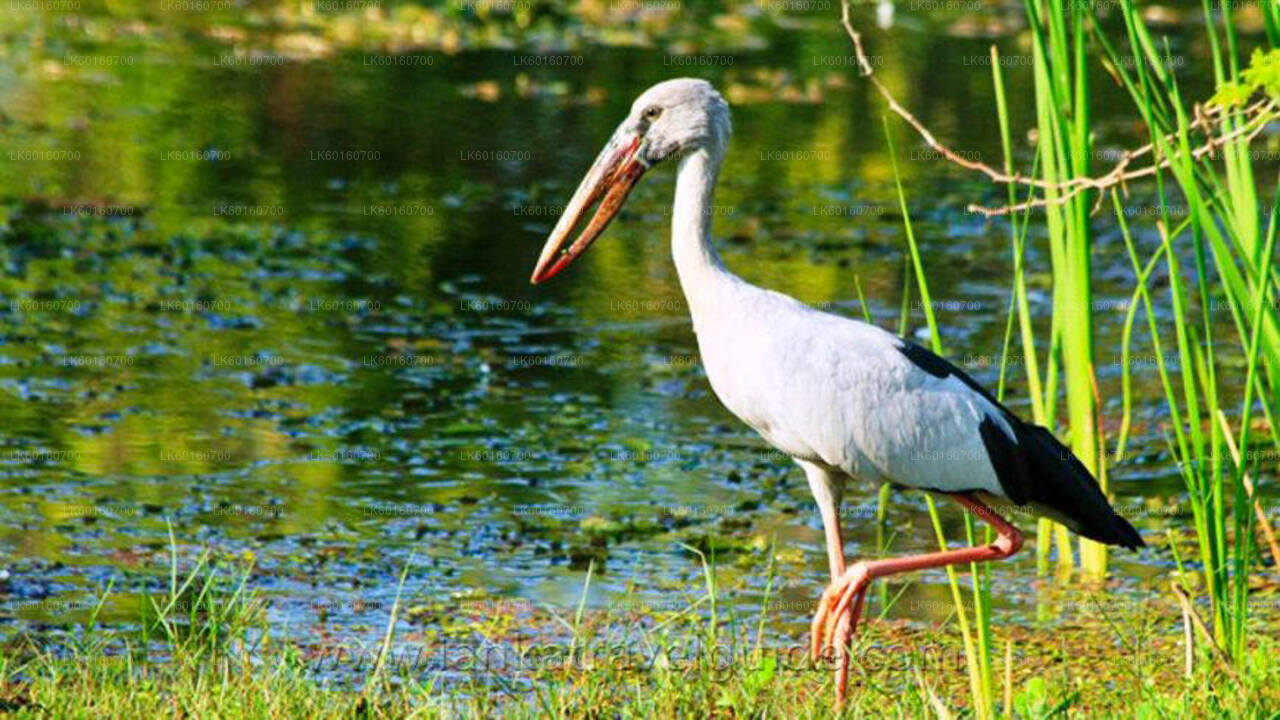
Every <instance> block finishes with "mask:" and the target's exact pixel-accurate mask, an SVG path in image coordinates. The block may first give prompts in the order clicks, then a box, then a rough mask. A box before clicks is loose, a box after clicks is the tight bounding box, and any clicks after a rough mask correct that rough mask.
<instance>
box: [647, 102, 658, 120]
mask: <svg viewBox="0 0 1280 720" xmlns="http://www.w3.org/2000/svg"><path fill="white" fill-rule="evenodd" d="M661 114H662V108H660V107H658V106H657V105H654V106H653V107H651V108H649V109H648V110H645V111H644V119H645V120H657V119H658V116H659V115H661Z"/></svg>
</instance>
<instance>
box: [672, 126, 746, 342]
mask: <svg viewBox="0 0 1280 720" xmlns="http://www.w3.org/2000/svg"><path fill="white" fill-rule="evenodd" d="M720 161H721V156H720V153H712V152H711V151H709V150H706V149H699V150H696V151H694V152H691V153H689V154H688V155H685V156H684V157H683V158H681V160H680V166H679V169H678V170H677V172H676V199H675V204H674V206H673V208H672V211H671V257H672V258H673V259H674V260H675V263H676V274H677V275H679V276H680V287H681V288H682V289H683V290H684V296H685V300H686V301H687V302H688V303H689V310H690V312H691V313H693V315H694V329H695V330H696V329H697V321H698V315H699V311H700V310H704V309H706V306H707V305H708V304H709V302H710V298H711V297H714V295H713V294H712V292H711V291H712V290H713V288H715V287H716V286H717V285H720V284H721V283H722V282H724V281H726V280H730V279H732V278H733V275H732V274H731V273H730V272H729V271H728V270H727V269H726V268H725V266H724V263H723V262H721V260H720V255H719V253H717V252H716V249H715V247H714V246H712V244H711V215H712V208H713V207H714V205H713V203H714V201H715V193H716V179H717V177H718V176H719V174H720Z"/></svg>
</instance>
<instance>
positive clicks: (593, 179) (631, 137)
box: [529, 128, 649, 285]
mask: <svg viewBox="0 0 1280 720" xmlns="http://www.w3.org/2000/svg"><path fill="white" fill-rule="evenodd" d="M642 144H643V140H642V139H641V137H640V136H639V135H637V134H636V133H635V132H633V131H629V130H623V129H622V128H619V129H618V131H617V132H615V133H614V135H613V138H611V139H610V140H609V144H607V145H605V147H604V150H602V151H601V152H600V155H599V156H598V157H597V158H596V161H595V162H594V163H592V164H591V169H590V170H588V171H587V175H586V177H584V178H582V184H580V185H578V189H577V190H576V191H575V192H574V193H573V198H572V199H571V200H569V204H568V206H566V207H565V209H564V214H563V215H561V216H560V221H559V222H557V223H556V227H555V229H554V230H552V231H551V235H549V236H547V244H546V245H543V246H542V255H541V256H540V257H539V258H538V265H537V267H535V268H534V269H533V276H532V277H530V278H529V282H531V283H533V284H535V285H537V284H538V283H540V282H543V281H545V280H548V279H550V278H551V277H553V276H554V275H556V274H557V273H559V272H560V271H561V270H563V269H565V268H567V267H569V264H570V263H572V262H573V261H574V260H576V259H577V258H578V256H579V255H581V254H582V253H584V252H586V250H587V248H588V247H590V246H591V243H593V242H595V239H596V238H597V237H600V233H602V232H604V229H605V228H606V227H608V226H609V221H610V220H612V219H613V216H614V215H617V214H618V210H620V209H621V208H622V204H623V203H625V202H626V201H627V195H629V194H631V188H633V187H635V184H636V181H638V180H639V179H640V176H641V175H643V174H644V171H645V170H648V169H649V166H648V163H646V162H645V161H644V157H643V155H642V153H641V146H642ZM602 198H603V199H602ZM596 201H599V202H600V207H599V208H598V209H597V210H596V214H595V216H594V217H592V218H591V222H590V223H588V224H587V228H586V229H585V230H583V231H582V234H581V235H579V236H578V239H577V240H574V241H573V244H572V245H569V247H568V248H567V249H566V248H565V244H566V243H567V242H568V241H569V236H570V235H571V234H573V230H574V228H576V227H577V226H578V224H579V223H581V222H582V218H583V217H585V216H586V214H587V211H588V210H590V209H591V206H593V205H595V204H596Z"/></svg>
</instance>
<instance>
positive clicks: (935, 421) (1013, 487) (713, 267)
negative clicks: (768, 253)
mask: <svg viewBox="0 0 1280 720" xmlns="http://www.w3.org/2000/svg"><path fill="white" fill-rule="evenodd" d="M729 132H730V125H729V107H728V104H727V103H726V102H725V101H724V99H723V98H721V97H720V94H719V93H717V92H716V91H715V89H714V88H713V87H712V86H711V85H710V84H709V83H707V82H705V81H703V80H695V79H688V78H684V79H676V80H669V81H666V82H663V83H659V84H658V85H655V86H653V87H652V88H649V89H648V90H647V91H645V92H644V94H642V95H641V96H640V97H639V98H638V99H637V100H636V101H635V104H634V105H632V108H631V113H630V114H629V115H628V116H627V118H626V119H625V120H623V121H622V124H621V125H619V126H618V128H617V130H616V131H615V132H614V134H613V137H612V138H611V139H610V140H609V142H608V144H607V145H606V146H605V148H604V150H603V151H602V152H601V153H600V156H599V157H598V158H596V161H595V163H594V164H593V165H592V166H591V169H590V170H589V171H588V172H587V175H586V177H585V178H583V180H582V184H581V185H579V187H578V189H577V191H576V192H574V194H573V197H572V199H570V201H569V204H568V205H567V206H566V208H565V211H564V215H563V216H561V218H560V220H559V222H557V223H556V226H555V228H554V229H553V230H552V231H551V235H550V236H549V237H548V238H547V242H546V246H545V247H543V249H542V255H541V257H539V258H538V264H537V266H536V268H535V269H534V271H533V277H532V282H534V283H535V284H536V283H540V282H543V281H544V280H547V279H548V278H550V277H551V276H553V275H555V274H556V273H559V272H560V271H561V270H563V269H565V268H566V267H568V265H569V264H570V263H572V262H573V261H574V259H576V258H577V257H579V256H580V255H582V253H583V252H585V251H586V249H587V248H588V247H589V246H590V245H591V243H592V242H593V241H594V240H595V239H596V238H597V237H599V236H600V234H601V233H602V232H604V229H605V227H606V226H607V225H608V224H609V221H610V220H611V219H612V218H613V216H614V215H616V214H617V212H618V210H619V208H621V207H622V204H623V203H624V202H625V201H626V199H627V195H628V194H629V193H630V192H631V189H632V188H633V187H634V186H635V184H636V182H637V181H638V180H639V179H640V176H641V175H643V174H644V172H645V171H646V170H648V169H649V168H651V167H653V166H654V165H656V164H658V163H660V162H662V161H664V160H668V159H673V160H675V161H676V163H677V171H676V193H675V206H674V208H673V212H672V220H671V254H672V256H673V258H674V259H675V266H676V271H677V274H678V275H679V277H680V286H681V288H682V289H683V291H684V295H685V298H686V300H687V302H688V305H689V312H690V314H691V315H692V317H693V330H694V333H695V334H696V335H697V339H698V351H699V354H700V355H701V357H702V364H703V366H704V368H705V369H706V374H707V378H708V380H710V382H711V387H712V389H713V390H714V391H715V394H716V396H717V397H718V398H719V399H720V401H721V402H722V403H724V405H725V407H727V408H728V409H729V410H730V411H731V412H732V413H733V414H734V415H736V416H738V418H740V419H741V420H742V421H743V422H745V423H746V424H747V425H750V426H751V427H752V428H754V429H755V430H756V432H758V433H759V434H760V435H761V436H762V437H763V438H764V439H765V440H766V441H767V442H768V443H769V444H771V445H773V446H774V447H775V448H777V449H778V450H780V451H782V452H784V453H786V454H787V455H789V456H791V458H793V459H794V460H795V462H796V464H798V465H799V466H800V467H801V468H803V469H804V473H805V476H806V478H807V479H808V482H809V488H810V489H811V490H812V491H813V496H814V499H815V500H816V501H817V504H818V510H819V512H820V514H821V516H822V524H823V529H824V532H825V534H826V543H827V556H828V561H829V563H830V569H831V584H830V586H828V587H827V589H826V591H825V592H824V593H823V595H822V598H821V600H820V601H819V605H818V610H817V613H816V615H815V616H814V619H813V626H812V635H811V651H812V653H813V657H814V659H815V660H817V659H818V658H819V656H820V655H821V656H826V657H830V656H831V653H834V655H835V659H836V667H835V683H836V707H837V708H838V707H840V706H841V705H842V704H843V702H844V699H845V691H846V684H847V682H848V672H849V642H850V639H851V638H852V635H853V632H854V631H855V629H856V628H857V624H858V618H859V616H860V615H861V613H862V604H863V597H864V595H865V593H866V590H867V586H868V584H869V583H871V581H872V580H874V579H876V578H882V577H885V576H887V575H893V574H895V573H901V572H907V571H911V570H923V569H926V568H937V567H942V566H946V565H954V564H957V563H969V562H984V561H989V560H999V559H1003V558H1007V557H1009V556H1010V555H1013V554H1014V553H1015V552H1017V551H1018V548H1020V547H1021V546H1022V534H1021V533H1020V532H1019V531H1018V529H1017V528H1015V527H1014V526H1013V525H1011V524H1010V523H1009V522H1008V521H1006V520H1005V519H1004V517H1003V516H1002V515H1006V514H1008V513H1009V512H1011V511H1012V508H1013V507H1015V506H1016V507H1017V508H1019V509H1020V511H1021V512H1024V513H1027V514H1031V515H1034V516H1043V517H1048V518H1052V519H1054V520H1056V521H1058V522H1061V523H1063V524H1064V525H1066V526H1067V527H1069V528H1071V529H1072V530H1074V531H1075V532H1077V533H1079V534H1081V535H1083V536H1085V537H1087V538H1092V539H1094V540H1097V541H1099V542H1102V543H1107V544H1110V545H1121V546H1124V547H1127V548H1133V549H1136V548H1138V547H1140V546H1142V544H1143V542H1142V538H1141V537H1140V536H1139V535H1138V533H1137V531H1136V530H1134V528H1133V526H1132V525H1130V524H1129V523H1128V522H1127V521H1125V520H1124V519H1123V518H1121V517H1120V516H1119V515H1117V514H1116V513H1115V511H1114V510H1113V509H1112V508H1111V505H1110V504H1109V503H1108V502H1107V498H1106V496H1105V495H1104V494H1103V493H1102V490H1101V489H1100V488H1099V487H1098V483H1097V481H1096V480H1095V479H1094V478H1093V476H1092V475H1090V474H1089V471H1088V470H1087V469H1086V468H1085V467H1084V465H1082V464H1081V463H1080V461H1079V460H1077V459H1076V458H1075V456H1073V455H1072V454H1071V453H1070V451H1068V450H1067V448H1065V447H1064V446H1063V445H1062V444H1061V443H1059V442H1058V441H1057V439H1055V438H1054V437H1053V435H1052V434H1051V433H1050V432H1049V431H1048V430H1046V429H1044V428H1042V427H1039V426H1036V425H1032V424H1029V423H1025V422H1023V421H1021V420H1019V419H1018V418H1017V417H1016V416H1014V414H1013V413H1011V412H1010V411H1009V410H1008V409H1006V408H1005V407H1003V406H1002V405H1001V404H1000V403H999V402H997V401H996V399H995V398H994V397H992V396H991V394H990V393H988V392H987V391H986V390H984V389H983V388H982V386H981V385H979V384H978V383H977V382H976V381H974V380H973V379H972V378H970V377H969V376H968V375H966V374H965V373H963V372H962V371H961V370H960V369H958V368H957V367H956V366H954V365H952V364H951V363H950V362H947V361H946V360H944V359H942V358H940V357H938V356H937V355H935V354H933V353H932V352H930V351H928V350H926V349H924V348H922V347H920V346H919V345H916V344H914V343H912V342H910V341H908V340H904V339H902V338H899V337H897V336H895V335H893V334H891V333H889V332H886V331H884V330H881V329H880V328H878V327H875V326H873V325H868V324H866V323H862V322H857V321H855V320H850V319H848V318H844V317H839V316H837V315H831V314H828V313H823V312H819V311H817V310H814V309H812V308H810V307H808V306H807V305H805V304H803V303H801V302H799V301H797V300H794V299H792V298H790V297H787V296H786V295H782V294H780V293H777V292H773V291H771V290H765V289H763V288H758V287H755V286H753V285H751V284H749V283H747V282H746V281H744V280H742V279H741V278H739V277H737V276H736V275H734V274H733V273H731V272H729V270H728V269H726V268H725V266H724V264H723V263H722V262H721V260H720V256H719V254H718V253H717V252H716V250H715V248H714V247H713V246H712V243H711V232H710V230H711V212H710V211H711V208H712V207H713V203H712V198H713V194H714V192H715V186H716V179H717V177H718V175H719V171H720V164H721V161H722V160H723V158H724V154H725V151H726V148H727V146H728V142H729ZM597 203H598V205H599V207H598V208H597V210H596V211H595V214H594V216H592V218H591V220H590V222H589V223H588V224H587V226H586V228H585V229H584V230H583V231H582V234H581V235H579V236H578V237H577V239H575V240H573V241H572V242H570V235H571V234H572V233H573V231H574V229H575V228H576V227H577V226H578V225H579V224H580V223H581V221H582V220H583V218H585V217H586V215H587V213H588V212H589V211H590V209H591V208H592V207H593V206H596V205H597ZM850 478H859V479H862V480H869V481H880V482H889V483H891V484H893V485H895V486H900V487H906V488H914V489H918V490H924V491H927V492H930V493H933V494H935V495H945V496H947V497H950V498H952V499H954V500H956V501H958V502H959V503H960V504H961V505H963V506H964V507H966V508H968V510H969V511H970V512H972V513H973V514H974V515H976V516H977V517H978V518H980V519H981V520H983V521H984V522H986V523H987V524H989V525H990V526H991V527H992V528H994V529H995V531H996V533H997V538H996V540H995V541H994V542H992V543H991V544H988V545H983V546H979V547H968V548H963V549H954V550H944V551H940V552H932V553H926V554H922V555H910V556H905V557H897V558H890V559H883V560H867V561H862V562H857V563H854V564H853V565H851V566H848V567H846V565H845V556H844V542H843V540H842V537H841V531H840V516H839V506H840V497H841V492H842V490H843V488H844V484H845V482H846V481H847V480H849V479H850Z"/></svg>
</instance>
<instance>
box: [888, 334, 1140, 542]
mask: <svg viewBox="0 0 1280 720" xmlns="http://www.w3.org/2000/svg"><path fill="white" fill-rule="evenodd" d="M901 342H902V344H901V345H900V346H899V348H898V350H899V351H900V352H902V354H903V355H904V356H905V357H906V358H907V359H908V360H910V361H911V362H912V364H914V365H915V366H916V367H918V368H920V369H921V370H923V371H925V372H927V373H929V374H930V375H932V376H934V377H936V378H940V379H945V378H948V377H952V376H954V377H956V378H957V379H959V380H960V382H962V383H964V384H965V385H967V386H968V387H969V388H971V389H972V390H974V391H975V392H977V393H978V394H979V395H981V396H982V397H984V398H986V400H987V401H988V402H990V403H991V404H992V405H993V406H995V407H996V408H997V409H998V410H999V412H1000V413H1001V414H1002V415H1003V419H1004V421H1005V422H1006V423H1008V425H1009V427H1011V428H1013V434H1014V436H1013V437H1009V435H1008V434H1007V433H1006V432H1005V431H1004V430H1003V429H1002V428H1001V427H1000V426H999V425H998V424H997V423H996V422H995V421H994V420H993V419H992V418H991V417H986V418H983V420H982V423H981V424H980V425H979V426H978V433H979V434H980V435H981V437H982V444H983V447H985V448H986V451H987V458H988V459H989V460H990V461H991V466H992V468H994V469H995V473H996V478H997V479H998V480H999V481H1000V487H1001V488H1003V489H1004V492H1005V495H1007V496H1008V497H1009V499H1010V500H1012V501H1013V502H1014V503H1016V504H1018V505H1027V504H1035V505H1040V506H1043V507H1045V508H1047V509H1049V510H1052V511H1053V512H1055V513H1058V514H1059V515H1061V516H1062V517H1063V518H1064V519H1065V520H1066V521H1067V524H1068V526H1069V527H1071V529H1072V530H1074V531H1076V532H1077V533H1079V534H1081V535H1083V536H1085V537H1087V538H1089V539H1091V540H1097V541H1098V542H1102V543H1107V544H1108V545H1120V546H1123V547H1127V548H1131V549H1136V548H1139V547H1142V546H1143V542H1142V536H1141V535H1139V534H1138V531H1137V530H1135V529H1134V528H1133V525H1130V524H1129V522H1128V521H1127V520H1125V519H1124V518H1122V517H1120V516H1119V515H1117V514H1116V512H1115V510H1114V509H1113V508H1112V507H1111V503H1109V502H1107V496H1106V495H1105V494H1103V492H1102V488H1101V487H1099V485H1098V481H1097V480H1096V479H1095V478H1094V477H1093V474H1092V473H1090V472H1089V469H1088V468H1086V467H1085V466H1084V464H1083V463H1081V462H1080V460H1079V458H1077V457H1076V456H1075V455H1073V454H1072V453H1071V451H1070V450H1068V449H1067V447H1066V446H1065V445H1063V444H1062V443H1061V442H1058V439H1057V438H1055V437H1054V436H1053V433H1051V432H1049V431H1048V430H1046V429H1045V428H1043V427H1040V426H1039V425H1033V424H1031V423H1027V422H1023V421H1022V420H1020V419H1018V417H1017V416H1016V415H1014V414H1013V413H1012V412H1010V411H1009V409H1008V408H1006V407H1005V406H1004V405H1001V404H1000V403H999V402H998V401H997V400H996V399H995V398H994V397H992V396H991V393H989V392H987V390H986V388H984V387H982V386H981V385H979V384H978V381H977V380H974V379H973V378H972V377H970V376H969V375H968V374H966V373H965V372H964V371H963V370H961V369H960V368H958V367H956V366H955V365H953V364H952V363H950V362H948V361H947V360H946V359H945V358H941V357H939V356H938V355H936V354H934V353H933V352H930V351H929V350H927V349H925V348H923V347H921V346H919V345H917V344H915V343H913V342H911V341H909V340H905V339H904V340H902V341H901Z"/></svg>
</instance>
